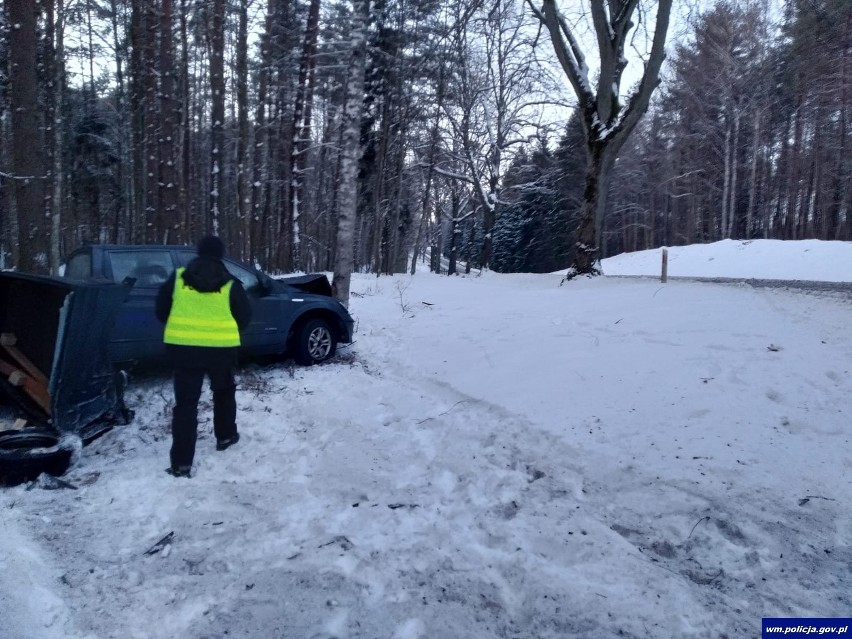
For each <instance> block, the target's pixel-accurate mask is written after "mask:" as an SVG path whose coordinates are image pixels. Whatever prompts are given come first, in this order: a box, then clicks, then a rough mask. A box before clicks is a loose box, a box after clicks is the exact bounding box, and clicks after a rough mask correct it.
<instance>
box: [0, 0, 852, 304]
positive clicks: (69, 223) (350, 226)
mask: <svg viewBox="0 0 852 639" xmlns="http://www.w3.org/2000/svg"><path fill="white" fill-rule="evenodd" d="M850 129H852V2H849V0H786V1H782V0H739V1H735V0H720V1H718V2H711V1H706V0H704V1H697V0H691V1H690V0H659V1H653V2H652V1H648V0H584V1H582V2H569V1H568V0H560V1H558V2H557V1H555V0H544V2H542V1H541V0H445V1H444V2H438V1H437V0H4V3H3V5H2V9H0V132H2V133H1V134H0V267H2V268H16V269H19V270H25V271H31V272H36V273H51V272H56V271H57V270H58V269H59V267H60V265H61V264H62V262H63V259H64V257H65V255H67V254H68V253H69V252H70V251H72V250H74V249H75V248H77V247H78V246H80V245H82V244H84V243H120V244H152V243H157V244H192V243H194V242H195V241H196V240H197V239H198V238H199V237H200V236H202V235H204V234H207V233H215V234H217V235H219V236H221V237H222V238H223V239H224V240H225V242H226V244H227V246H228V251H229V253H230V254H231V255H232V256H234V257H236V258H238V259H241V260H243V261H245V262H248V263H250V264H254V265H257V266H259V267H261V268H263V269H266V270H268V271H270V272H299V271H305V272H307V271H334V272H335V274H337V273H343V274H346V273H351V272H370V273H376V274H383V273H388V274H389V273H401V272H409V271H410V272H413V271H414V270H415V269H418V268H431V269H432V270H435V271H440V272H443V273H447V272H449V273H454V272H460V271H461V272H463V271H464V270H470V269H481V268H489V269H492V270H495V271H499V272H521V271H526V272H550V271H556V270H560V269H568V268H569V267H570V268H571V269H573V270H574V272H577V273H583V272H596V265H598V264H599V261H600V259H601V258H603V257H606V256H609V255H614V254H617V253H621V252H624V251H635V250H642V249H647V248H654V247H658V246H676V245H684V244H693V243H703V242H714V241H717V240H721V239H725V238H737V239H752V238H776V239H805V238H818V239H824V240H850V239H852V211H851V210H850V208H852V153H850V148H852V130H850ZM440 258H443V259H440ZM346 294H348V292H347V293H346Z"/></svg>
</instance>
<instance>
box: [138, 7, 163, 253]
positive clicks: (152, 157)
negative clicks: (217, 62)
mask: <svg viewBox="0 0 852 639" xmlns="http://www.w3.org/2000/svg"><path fill="white" fill-rule="evenodd" d="M145 6H146V15H145V39H144V44H143V54H142V55H143V64H144V67H143V68H144V79H143V87H144V91H145V134H144V135H145V137H144V140H145V141H144V148H145V220H144V223H145V234H144V237H145V241H146V243H148V244H156V243H161V242H162V241H163V235H162V234H163V226H164V224H163V211H162V207H161V204H160V166H159V162H158V158H159V154H160V145H159V144H158V138H159V135H160V133H161V128H160V127H161V122H160V108H159V96H158V92H159V86H158V82H157V75H158V73H159V72H160V71H161V70H162V69H161V68H160V66H159V61H158V51H157V34H158V31H159V28H160V21H159V12H160V9H161V7H160V6H158V3H157V2H155V0H147V2H146V3H145Z"/></svg>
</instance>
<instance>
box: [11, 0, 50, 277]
mask: <svg viewBox="0 0 852 639" xmlns="http://www.w3.org/2000/svg"><path fill="white" fill-rule="evenodd" d="M6 6H7V12H8V17H9V24H10V26H11V28H10V32H9V69H10V73H9V93H10V104H9V107H10V108H9V110H10V115H11V134H12V136H11V137H12V145H11V146H12V153H11V156H12V157H11V159H12V175H11V182H12V202H13V205H14V208H15V211H16V214H17V222H18V237H17V245H18V250H19V252H20V253H19V259H18V260H17V267H18V268H19V269H21V270H24V271H32V272H34V273H47V272H48V270H49V267H50V264H49V242H48V238H49V237H50V228H49V227H48V226H47V225H46V224H45V216H44V214H45V209H44V183H45V181H44V157H43V151H44V147H43V143H42V140H43V139H44V125H43V123H42V120H41V114H42V110H41V109H40V108H39V103H38V96H39V73H38V32H37V23H38V12H39V8H40V6H41V5H40V4H39V3H36V2H19V1H17V0H15V1H12V2H7V3H6Z"/></svg>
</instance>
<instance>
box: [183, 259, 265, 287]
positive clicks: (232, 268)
mask: <svg viewBox="0 0 852 639" xmlns="http://www.w3.org/2000/svg"><path fill="white" fill-rule="evenodd" d="M196 257H198V255H197V254H196V253H193V252H189V251H183V252H181V253H179V259H180V263H181V264H182V265H184V266H186V265H187V264H189V263H190V262H191V261H192V260H194V259H195V258H196ZM222 262H223V263H224V264H225V268H226V269H228V272H229V273H230V274H231V275H233V276H234V277H236V278H237V279H238V280H239V281H240V283H241V284H242V285H243V288H244V289H246V290H249V289H250V288H252V287H255V286H257V285H258V284H259V281H258V278H257V274H256V273H255V272H254V271H251V270H249V269H247V268H245V267H243V266H240V265H239V264H236V263H235V262H232V261H231V260H228V259H225V260H222Z"/></svg>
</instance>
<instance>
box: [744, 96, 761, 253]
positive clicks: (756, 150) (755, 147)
mask: <svg viewBox="0 0 852 639" xmlns="http://www.w3.org/2000/svg"><path fill="white" fill-rule="evenodd" d="M762 115H763V112H762V110H761V109H760V108H757V109H755V110H754V131H753V133H752V149H751V173H750V175H751V177H750V179H749V189H748V208H747V209H746V228H745V238H746V239H751V238H752V237H753V236H754V229H753V226H754V206H755V200H756V197H757V160H758V156H759V154H760V119H761V116H762Z"/></svg>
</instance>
